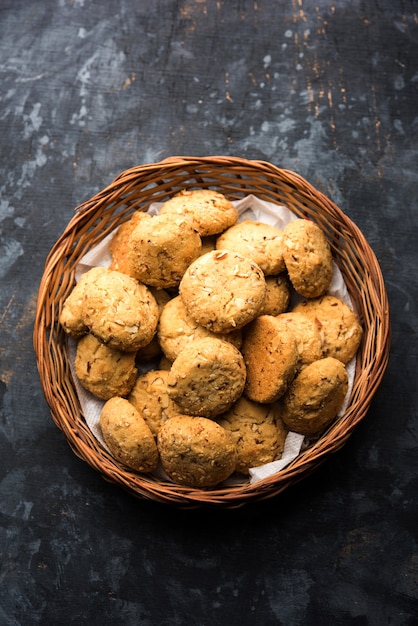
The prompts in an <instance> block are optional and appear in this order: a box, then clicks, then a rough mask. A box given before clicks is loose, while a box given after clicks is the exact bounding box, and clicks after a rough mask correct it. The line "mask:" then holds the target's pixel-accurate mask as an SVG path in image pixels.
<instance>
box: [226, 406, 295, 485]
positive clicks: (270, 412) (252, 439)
mask: <svg viewBox="0 0 418 626" xmlns="http://www.w3.org/2000/svg"><path fill="white" fill-rule="evenodd" d="M217 422H218V423H219V424H220V425H221V426H222V427H223V428H225V429H226V430H228V431H229V432H230V433H231V435H232V437H233V440H234V441H235V445H236V448H237V455H238V459H237V466H236V470H235V471H236V472H238V473H240V474H248V471H249V469H250V467H258V466H259V465H264V464H265V463H270V462H271V461H274V460H275V459H278V458H280V457H281V455H282V452H283V447H284V442H285V439H286V436H287V429H286V427H285V426H284V423H283V421H282V420H281V419H280V417H279V415H278V409H277V406H276V405H274V404H273V405H271V404H259V403H257V402H251V400H248V399H247V398H244V397H241V398H240V399H239V400H238V402H236V403H235V404H234V406H233V407H231V409H230V410H229V411H227V412H226V413H224V414H223V415H221V416H219V418H218V419H217Z"/></svg>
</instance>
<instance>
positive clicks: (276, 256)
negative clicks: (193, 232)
mask: <svg viewBox="0 0 418 626" xmlns="http://www.w3.org/2000/svg"><path fill="white" fill-rule="evenodd" d="M216 248H217V249H218V250H231V251H233V252H237V253H238V254H240V255H241V256H243V257H245V258H250V259H252V260H253V261H254V263H257V265H258V266H259V267H261V269H262V270H263V272H264V274H265V275H266V276H267V275H270V274H278V273H279V272H283V271H284V270H285V264H284V260H283V231H281V230H280V228H277V227H276V226H272V225H271V224H265V223H264V222H256V221H252V220H246V221H244V222H238V223H237V224H234V226H231V227H230V228H228V229H227V230H226V231H225V232H224V233H222V234H221V235H220V236H219V237H218V239H217V241H216Z"/></svg>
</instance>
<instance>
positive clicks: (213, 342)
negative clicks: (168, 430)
mask: <svg viewBox="0 0 418 626" xmlns="http://www.w3.org/2000/svg"><path fill="white" fill-rule="evenodd" d="M244 385H245V365H244V359H243V357H242V354H241V353H240V351H239V350H238V349H237V348H235V346H233V345H232V344H231V343H228V342H227V341H223V340H222V339H216V338H213V337H206V338H204V339H199V340H197V341H194V342H193V343H191V344H190V345H189V346H187V347H186V348H184V350H182V351H181V352H180V354H179V355H178V357H177V358H176V360H175V361H174V363H173V364H172V366H171V370H170V373H169V376H168V380H167V391H168V395H169V397H170V398H171V399H172V400H174V402H175V403H176V404H177V405H178V406H179V407H180V411H181V412H183V413H185V414H186V415H199V416H203V417H215V416H216V415H219V414H220V413H223V412H224V411H226V410H228V409H229V407H230V406H231V405H232V404H233V403H234V402H236V400H237V399H238V398H239V397H240V395H241V394H242V392H243V389H244Z"/></svg>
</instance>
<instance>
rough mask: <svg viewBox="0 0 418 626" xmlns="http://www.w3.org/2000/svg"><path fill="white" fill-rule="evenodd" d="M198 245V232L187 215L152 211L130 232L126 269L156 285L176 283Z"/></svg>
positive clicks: (193, 258) (196, 251) (147, 283)
mask: <svg viewBox="0 0 418 626" xmlns="http://www.w3.org/2000/svg"><path fill="white" fill-rule="evenodd" d="M201 247H202V242H201V239H200V236H199V234H198V233H197V231H196V229H195V228H194V225H193V222H192V220H191V219H190V218H189V217H184V216H178V215H170V214H167V215H161V214H159V215H155V216H153V217H152V218H151V219H149V220H142V221H141V222H140V223H139V224H138V225H137V226H136V228H134V230H133V231H132V232H131V234H130V237H129V250H128V256H127V262H128V264H129V272H130V274H131V275H132V276H134V277H135V278H136V279H137V280H139V281H141V282H143V283H145V284H146V285H149V286H151V287H155V288H156V289H167V288H170V287H175V286H177V285H178V284H179V282H180V280H181V278H182V276H183V274H184V272H185V270H186V268H187V267H188V266H189V265H190V263H191V262H192V261H194V260H195V259H196V258H197V257H198V256H199V254H200V251H201Z"/></svg>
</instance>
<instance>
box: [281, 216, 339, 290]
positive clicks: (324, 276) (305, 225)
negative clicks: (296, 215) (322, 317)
mask: <svg viewBox="0 0 418 626" xmlns="http://www.w3.org/2000/svg"><path fill="white" fill-rule="evenodd" d="M283 244H284V247H283V257H284V261H285V264H286V269H287V271H288V274H289V278H290V281H291V283H292V285H293V287H294V289H295V291H297V293H298V294H300V295H301V296H303V297H305V298H316V297H318V296H322V295H323V294H324V293H326V292H327V291H328V289H329V287H330V284H331V279H332V272H333V267H332V254H331V248H330V245H329V243H328V240H327V238H326V237H325V235H324V233H323V232H322V230H321V229H320V228H319V226H318V225H317V224H315V223H314V222H311V221H310V220H304V219H297V220H293V221H291V222H289V223H288V224H287V226H286V227H285V228H284V238H283Z"/></svg>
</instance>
